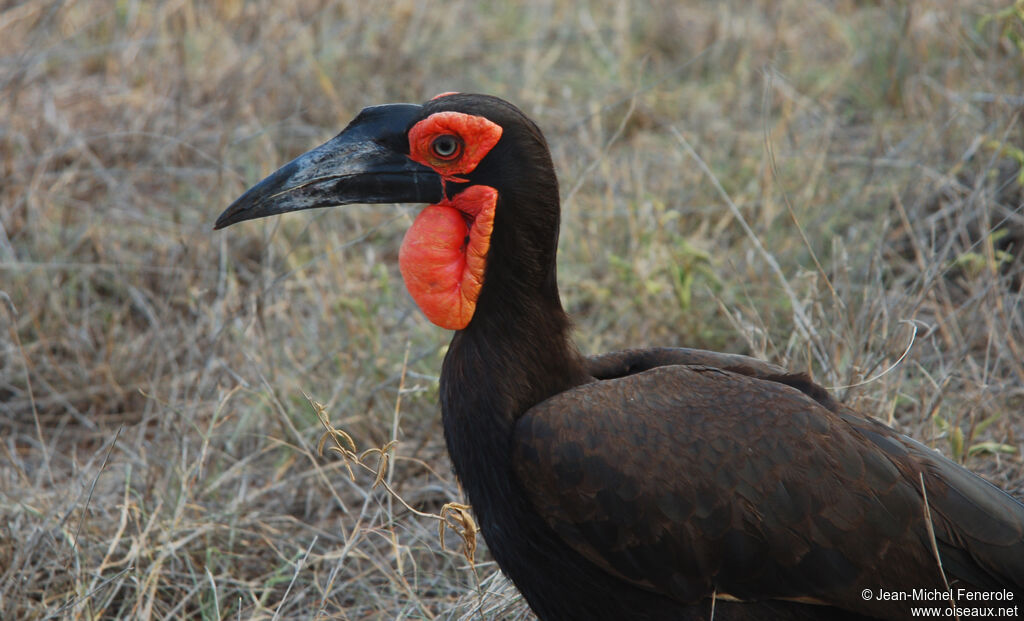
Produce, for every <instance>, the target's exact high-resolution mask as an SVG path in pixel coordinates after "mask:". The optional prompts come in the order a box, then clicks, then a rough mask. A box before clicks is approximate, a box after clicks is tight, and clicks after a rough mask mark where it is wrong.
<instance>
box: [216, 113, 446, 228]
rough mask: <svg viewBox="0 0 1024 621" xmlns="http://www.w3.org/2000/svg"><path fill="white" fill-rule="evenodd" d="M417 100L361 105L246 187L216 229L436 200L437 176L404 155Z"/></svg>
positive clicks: (438, 195)
mask: <svg viewBox="0 0 1024 621" xmlns="http://www.w3.org/2000/svg"><path fill="white" fill-rule="evenodd" d="M420 109H421V106H419V105H416V104H386V105H383V106H372V107H369V108H364V109H363V111H362V112H360V113H359V116H357V117H356V118H355V119H353V120H352V122H351V123H349V124H348V127H346V128H345V129H344V130H342V132H341V133H340V134H338V135H337V136H335V137H334V138H332V139H330V140H329V141H327V142H325V143H324V144H322V145H320V146H319V147H317V148H315V149H313V150H312V151H309V152H307V153H304V154H302V155H300V156H299V157H297V158H295V159H294V160H292V161H291V162H289V163H287V164H285V165H284V166H283V167H281V168H280V169H279V170H277V172H274V173H273V174H271V175H270V176H269V177H267V178H266V179H264V180H263V181H260V182H259V183H257V184H256V185H254V186H253V187H251V188H249V189H248V190H247V191H246V192H245V194H242V195H241V196H240V197H238V199H236V200H235V202H233V203H231V205H230V206H228V208H227V209H225V210H224V213H222V214H220V217H219V218H217V222H216V223H215V224H214V225H213V228H214V229H222V228H224V227H226V226H230V225H232V224H235V223H236V222H241V221H243V220H252V219H254V218H262V217H264V216H271V215H274V214H279V213H286V212H289V211H298V210H300V209H312V208H314V207H332V206H335V205H347V204H349V203H438V202H440V201H441V199H442V198H443V196H442V186H441V177H440V175H438V174H437V173H436V172H435V171H433V170H432V169H430V168H428V167H426V166H423V165H421V164H418V163H416V162H414V161H412V160H411V159H409V158H408V157H407V156H406V153H408V151H409V142H408V137H407V136H406V132H407V131H408V129H409V127H410V126H411V125H412V123H413V121H414V120H415V119H416V118H417V117H418V116H419V114H420Z"/></svg>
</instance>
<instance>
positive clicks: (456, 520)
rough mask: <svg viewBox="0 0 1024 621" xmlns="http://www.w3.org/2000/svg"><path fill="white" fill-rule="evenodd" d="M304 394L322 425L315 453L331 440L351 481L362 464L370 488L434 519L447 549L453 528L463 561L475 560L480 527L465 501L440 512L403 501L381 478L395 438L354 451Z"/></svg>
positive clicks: (349, 439)
mask: <svg viewBox="0 0 1024 621" xmlns="http://www.w3.org/2000/svg"><path fill="white" fill-rule="evenodd" d="M304 396H305V398H306V401H307V402H308V403H309V405H310V407H312V408H313V411H314V412H315V413H316V415H317V418H318V419H319V420H320V424H321V425H323V427H324V433H323V434H322V435H321V436H320V441H319V442H318V443H317V453H318V454H321V455H322V454H323V449H324V447H325V446H326V444H327V442H329V441H333V443H334V445H333V446H331V447H329V450H330V451H332V452H335V453H337V454H338V455H340V456H341V457H342V459H343V461H344V464H345V467H346V469H347V470H348V473H349V477H350V479H351V480H353V481H355V473H354V472H353V470H352V466H355V467H358V468H362V469H364V470H365V471H367V472H370V473H372V474H373V484H372V485H371V489H374V488H376V487H377V486H378V485H380V486H383V487H384V489H385V490H386V491H387V493H388V495H389V496H390V497H391V498H393V499H394V500H397V501H398V502H399V504H401V505H402V506H403V507H404V508H405V509H406V510H407V511H409V512H410V513H412V514H414V515H417V516H419V517H423V518H429V519H432V520H437V521H438V538H439V540H440V542H441V548H442V549H444V550H447V549H448V548H447V546H446V545H445V531H446V530H451V531H453V532H454V533H455V534H456V535H457V536H458V537H459V539H460V540H461V542H462V546H461V551H462V555H463V556H464V557H465V558H466V561H467V562H468V563H470V564H473V563H474V562H475V556H476V548H477V533H479V532H480V529H479V527H477V525H476V521H475V520H474V519H473V516H472V514H471V513H470V507H469V505H465V504H461V503H457V502H447V503H445V504H444V505H443V506H442V507H441V511H440V513H429V512H424V511H420V510H418V509H416V508H415V507H413V506H412V505H410V504H409V503H408V502H406V500H405V499H404V498H402V496H401V495H400V494H399V493H398V492H396V491H395V490H394V489H393V488H392V487H391V485H390V484H389V483H388V482H387V481H386V480H385V477H386V473H388V472H390V468H389V464H390V463H391V451H392V450H394V448H395V447H396V446H397V445H398V441H397V440H391V441H390V442H388V443H387V444H385V445H384V446H381V447H379V448H378V447H372V448H369V449H365V450H364V451H362V452H361V453H360V452H358V449H357V447H356V443H355V440H353V439H352V436H351V435H349V434H348V433H346V432H345V431H344V430H342V429H338V428H337V427H335V426H334V425H332V424H331V421H330V417H329V416H328V415H327V412H326V410H325V408H324V406H323V404H321V403H318V402H316V401H314V400H312V399H310V397H309V396H308V395H304ZM371 456H372V457H375V458H376V462H375V463H374V464H368V463H367V458H368V457H371Z"/></svg>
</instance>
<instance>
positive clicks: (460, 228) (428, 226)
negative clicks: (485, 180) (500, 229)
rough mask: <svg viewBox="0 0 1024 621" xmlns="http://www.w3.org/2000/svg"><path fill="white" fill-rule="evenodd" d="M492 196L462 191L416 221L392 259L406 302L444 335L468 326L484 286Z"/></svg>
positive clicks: (480, 190) (474, 189)
mask: <svg viewBox="0 0 1024 621" xmlns="http://www.w3.org/2000/svg"><path fill="white" fill-rule="evenodd" d="M497 203H498V191H497V190H495V189H494V188H492V187H490V186H486V185H474V186H470V187H468V188H466V189H465V190H463V191H462V192H460V193H459V194H457V195H456V196H455V197H454V198H453V199H451V200H445V201H443V202H441V203H438V204H437V205H430V206H429V207H427V208H425V209H424V210H423V211H421V212H420V214H419V215H418V216H416V221H415V222H413V224H412V227H410V228H409V231H408V232H406V234H405V239H404V240H403V241H402V248H401V250H399V253H398V267H399V269H400V270H401V271H402V278H404V279H405V286H406V288H407V289H408V290H409V294H410V295H411V296H412V299H413V300H415V301H416V304H417V305H418V306H419V307H420V310H422V311H423V314H424V315H426V316H427V319H429V320H430V321H432V322H434V323H435V324H437V325H439V326H441V327H442V328H446V329H448V330H461V329H462V328H465V327H466V326H467V325H469V320H470V319H472V318H473V311H475V310H476V300H477V297H478V296H479V295H480V288H481V287H482V286H483V284H484V268H485V267H486V265H487V250H488V249H489V248H490V245H491V231H492V230H493V228H494V208H495V206H496V205H497Z"/></svg>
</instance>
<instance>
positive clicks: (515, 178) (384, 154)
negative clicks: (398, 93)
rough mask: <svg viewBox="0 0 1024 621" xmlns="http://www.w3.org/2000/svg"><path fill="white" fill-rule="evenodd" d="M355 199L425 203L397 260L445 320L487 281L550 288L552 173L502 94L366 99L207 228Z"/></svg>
mask: <svg viewBox="0 0 1024 621" xmlns="http://www.w3.org/2000/svg"><path fill="white" fill-rule="evenodd" d="M351 203H429V204H430V206H429V207H427V208H425V209H424V210H423V211H421V212H420V214H419V215H418V216H417V218H416V220H415V221H414V222H413V225H412V227H410V229H409V231H408V232H407V233H406V236H405V240H404V241H403V242H402V248H401V251H400V253H399V266H400V268H401V271H402V276H403V277H404V279H405V283H406V287H407V288H408V290H409V293H410V294H411V295H412V297H413V299H414V300H415V301H416V303H417V304H418V305H419V307H420V308H421V309H422V310H423V312H424V313H425V314H426V315H427V317H428V318H429V319H430V320H431V321H433V322H434V323H435V324H437V325H439V326H441V327H444V328H449V329H453V330H460V329H462V328H465V327H466V326H467V325H468V324H469V323H470V321H471V320H472V318H473V316H474V314H475V312H476V310H477V306H478V302H480V298H481V294H482V291H485V290H498V289H499V288H500V289H502V290H503V291H505V292H506V295H512V296H514V295H528V294H529V292H530V291H531V290H532V291H534V292H535V291H537V290H548V289H550V291H549V292H548V293H549V294H551V293H553V294H554V296H555V297H556V298H557V289H556V288H555V274H554V271H555V268H554V264H555V249H556V246H557V242H558V221H559V203H558V183H557V181H556V179H555V173H554V168H553V166H552V164H551V156H550V153H549V151H548V147H547V143H546V142H545V140H544V136H543V135H542V134H541V132H540V130H539V129H538V128H537V126H536V125H535V124H534V123H533V122H532V121H530V120H529V119H528V118H527V117H526V116H525V115H524V114H523V113H522V112H521V111H520V110H519V109H518V108H516V107H515V106H513V105H512V104H510V103H508V102H506V101H503V100H501V99H498V98H496V97H490V96H487V95H473V94H461V93H446V94H444V95H438V96H437V97H435V98H433V99H431V100H430V101H428V102H426V103H425V104H423V105H417V104H387V105H381V106H373V107H369V108H365V109H364V110H363V111H362V112H360V113H359V115H358V116H356V118H355V119H353V120H352V122H351V123H349V125H348V127H346V128H345V129H344V130H343V131H342V132H341V133H340V134H338V135H337V136H335V137H334V138H332V139H331V140H329V141H328V142H326V143H324V144H323V145H320V146H319V147H317V148H315V149H313V150H312V151H309V152H307V153H305V154H303V155H300V156H299V157H297V158H295V159H294V160H292V161H291V162H289V163H288V164H286V165H285V166H283V167H282V168H280V169H279V170H277V171H276V172H274V173H272V174H271V175H270V176H268V177H267V178H266V179H264V180H263V181H260V182H259V183H258V184H256V185H255V186H253V187H252V188H250V189H249V190H247V191H246V192H245V193H244V194H242V196H240V197H239V198H238V199H237V200H235V202H233V203H232V204H231V205H230V206H229V207H228V208H227V209H226V210H224V213H222V214H221V215H220V217H219V218H217V222H216V224H215V225H214V228H216V229H220V228H224V227H226V226H230V225H232V224H235V223H237V222H241V221H243V220H251V219H254V218H262V217H264V216H270V215H275V214H281V213H286V212H289V211H298V210H301V209H311V208H314V207H331V206H335V205H346V204H351ZM497 281H501V282H500V286H499V285H498V282H497ZM495 303H496V304H497V303H500V302H495Z"/></svg>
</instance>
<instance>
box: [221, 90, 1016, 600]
mask: <svg viewBox="0 0 1024 621" xmlns="http://www.w3.org/2000/svg"><path fill="white" fill-rule="evenodd" d="M397 201H412V202H429V203H434V205H433V206H432V207H428V208H427V209H426V210H424V212H423V213H421V215H420V217H418V218H417V220H416V222H415V223H414V224H413V227H412V229H410V232H409V234H408V235H407V237H406V240H405V242H404V243H403V248H402V253H401V256H400V263H401V267H402V272H403V275H404V276H405V279H406V283H407V286H408V287H409V289H410V293H411V294H412V296H413V299H414V300H416V302H417V303H418V304H419V305H420V307H421V308H422V309H423V310H424V312H425V313H426V314H427V316H428V317H429V318H431V320H433V321H435V323H438V324H439V325H442V326H444V327H448V328H451V329H454V330H456V332H455V335H454V336H453V339H452V342H451V345H450V347H449V349H448V353H447V355H446V357H445V361H444V365H443V368H442V373H441V410H442V418H443V423H444V429H445V438H446V441H447V444H448V450H449V454H450V456H451V459H452V463H453V465H454V468H455V472H456V474H457V475H458V477H459V479H460V481H461V482H462V484H463V486H464V487H465V490H466V494H467V496H468V497H469V500H470V502H471V503H472V505H473V508H474V511H475V512H476V514H477V517H478V520H479V523H480V528H481V531H482V533H483V536H484V538H485V539H486V541H487V543H488V546H489V547H490V549H491V551H492V553H493V555H494V557H495V559H496V560H497V562H498V564H499V565H500V566H501V568H502V570H503V571H504V572H505V573H506V574H507V575H508V576H509V577H510V578H511V579H512V580H513V582H514V583H515V584H516V586H517V587H518V588H519V589H520V591H521V592H522V593H523V595H524V596H525V597H526V599H527V601H528V602H529V604H530V606H531V607H532V608H533V609H534V611H535V612H537V614H538V615H539V616H540V617H541V618H542V619H577V618H578V619H626V618H637V619H688V618H693V619H704V618H708V617H709V616H710V614H711V609H712V606H714V615H715V619H773V618H775V619H819V618H835V619H855V618H865V617H880V618H896V619H898V618H905V617H907V616H909V614H910V610H909V606H910V604H908V603H907V602H906V601H892V600H890V599H887V598H881V597H867V598H866V597H864V596H863V595H862V594H863V593H864V592H865V591H866V592H869V593H872V594H876V593H879V592H881V591H885V592H906V593H910V592H911V591H912V590H913V589H933V590H935V589H940V590H948V589H949V588H952V589H953V590H954V593H955V592H956V589H958V588H964V589H968V590H972V591H989V592H991V591H997V590H1000V589H1006V590H1008V591H1009V592H1011V593H1013V594H1014V595H1015V596H1016V598H1017V599H1018V600H1019V598H1020V597H1022V596H1024V505H1021V503H1020V502H1018V501H1016V500H1015V499H1013V498H1012V497H1010V496H1009V495H1007V494H1005V493H1004V492H1002V491H1000V490H998V489H997V488H995V487H994V486H992V485H990V484H988V483H986V482H985V481H983V480H982V479H980V478H978V477H976V476H975V475H973V474H971V473H969V472H968V471H966V470H964V469H963V468H961V467H960V466H958V465H956V464H954V463H953V462H950V461H948V460H946V459H944V458H942V457H941V456H939V455H938V454H937V453H935V452H934V451H931V450H930V449H927V448H926V447H924V446H922V445H920V444H918V443H916V442H914V441H913V440H910V439H909V438H906V437H905V436H902V435H901V434H899V433H897V432H895V431H893V430H892V429H890V428H888V427H886V426H884V425H882V424H880V423H878V422H875V421H873V420H871V419H868V418H865V417H862V416H860V415H858V414H856V413H855V412H853V411H852V410H850V409H849V408H846V407H845V406H843V405H841V404H838V403H836V402H835V401H833V400H832V399H831V397H829V395H828V394H827V392H826V391H825V390H824V389H822V388H820V387H819V386H817V385H815V384H814V383H813V382H812V381H811V380H810V378H808V377H806V376H804V375H800V374H788V373H786V372H785V371H784V370H783V369H780V368H778V367H775V366H774V365H770V364H767V363H763V362H760V361H757V360H753V359H750V358H746V357H743V356H736V355H729V354H717V353H713V352H704V351H700V350H691V349H670V348H665V349H653V350H639V351H629V352H620V353H617V354H608V355H605V356H599V357H594V358H584V357H583V356H581V355H580V354H579V353H578V352H577V350H576V348H575V346H574V345H573V343H572V341H571V339H570V334H569V332H570V322H569V319H568V317H567V316H566V313H565V312H564V310H563V308H562V305H561V301H560V299H559V295H558V287H557V282H556V277H555V250H556V246H557V240H558V227H559V202H558V187H557V181H556V179H555V174H554V169H553V166H552V164H551V160H550V155H549V153H548V149H547V145H546V143H545V141H544V138H543V136H542V135H541V133H540V130H539V129H537V127H536V126H535V125H534V124H533V123H532V122H531V121H529V120H528V119H527V118H526V117H525V116H524V115H523V114H522V113H521V112H520V111H519V110H518V109H516V108H515V107H514V106H512V105H511V104H508V103H506V102H504V101H501V100H499V99H496V98H492V97H486V96H480V95H459V94H453V95H446V96H440V97H439V98H435V99H434V100H432V101H430V102H428V103H426V104H424V105H423V106H411V105H407V104H402V105H396V106H392V107H389V106H379V107H376V108H368V109H367V110H366V111H364V112H363V113H362V114H361V115H360V116H359V117H357V119H356V120H355V121H353V123H352V124H351V125H350V126H349V127H348V128H346V130H345V131H344V132H342V133H341V134H339V136H338V137H336V138H335V139H334V140H332V141H331V142H328V143H327V144H325V145H324V146H322V147H320V148H318V149H316V150H314V151H312V152H310V153H309V154H307V155H305V156H302V157H300V158H298V159H297V160H295V161H294V162H292V163H291V164H288V165H287V166H285V167H284V168H282V169H281V170H280V171H278V172H277V173H274V175H271V176H270V177H268V179H267V180H265V181H264V182H262V183H261V184H259V185H257V186H255V187H254V188H253V189H251V190H250V191H249V192H247V193H246V194H245V195H244V196H242V197H241V198H240V199H239V200H238V201H236V202H235V203H234V204H233V205H232V206H231V207H229V208H228V210H227V211H226V212H225V213H224V214H223V215H222V216H221V218H220V219H219V220H218V224H217V226H218V228H219V227H221V226H226V225H228V224H232V223H234V222H237V221H240V220H244V219H249V218H254V217H260V216H264V215H269V214H272V213H280V212H282V211H291V210H295V209H304V208H308V207H318V206H326V205H330V204H342V203H346V202H397ZM926 499H927V502H926V501H925V500H926ZM937 559H941V561H942V566H941V569H940V565H939V562H938V560H937ZM947 585H948V586H947Z"/></svg>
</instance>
